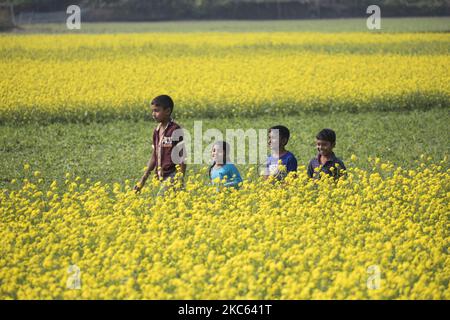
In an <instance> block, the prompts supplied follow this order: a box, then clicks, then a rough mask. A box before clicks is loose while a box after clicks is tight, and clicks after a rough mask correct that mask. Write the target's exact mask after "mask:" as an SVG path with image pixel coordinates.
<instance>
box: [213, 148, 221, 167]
mask: <svg viewBox="0 0 450 320" xmlns="http://www.w3.org/2000/svg"><path fill="white" fill-rule="evenodd" d="M211 158H212V160H213V161H214V162H215V163H217V164H223V150H222V148H220V147H219V146H217V145H214V146H213V148H212V150H211Z"/></svg>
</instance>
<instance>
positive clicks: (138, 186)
mask: <svg viewBox="0 0 450 320" xmlns="http://www.w3.org/2000/svg"><path fill="white" fill-rule="evenodd" d="M142 187H143V185H142V182H138V183H137V184H136V185H135V186H134V188H133V190H134V193H139V192H141V190H142Z"/></svg>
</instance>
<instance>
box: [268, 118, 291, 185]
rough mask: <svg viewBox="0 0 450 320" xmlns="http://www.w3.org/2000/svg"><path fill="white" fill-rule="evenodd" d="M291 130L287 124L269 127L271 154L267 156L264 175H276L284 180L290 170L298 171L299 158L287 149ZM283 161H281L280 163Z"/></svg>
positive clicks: (276, 177)
mask: <svg viewBox="0 0 450 320" xmlns="http://www.w3.org/2000/svg"><path fill="white" fill-rule="evenodd" d="M289 137H290V132H289V129H288V128H286V127H285V126H280V125H279V126H274V127H272V128H270V129H269V147H270V149H271V155H270V156H269V157H267V163H266V170H265V174H264V177H265V178H266V179H267V178H268V177H269V176H273V177H275V179H277V180H283V179H284V178H285V177H286V176H287V175H288V173H289V172H295V171H297V159H296V158H295V156H294V155H293V154H292V153H291V152H289V151H287V150H286V148H285V147H286V145H287V143H288V141H289ZM279 162H281V163H279Z"/></svg>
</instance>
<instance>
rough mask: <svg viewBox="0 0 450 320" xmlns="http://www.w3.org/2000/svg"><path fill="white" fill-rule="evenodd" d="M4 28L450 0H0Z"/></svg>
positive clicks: (346, 14) (275, 14) (329, 13)
mask: <svg viewBox="0 0 450 320" xmlns="http://www.w3.org/2000/svg"><path fill="white" fill-rule="evenodd" d="M0 3H1V5H0V22H1V27H2V28H10V27H13V26H14V25H15V26H17V25H23V24H33V23H63V22H65V20H66V19H67V14H66V8H67V7H68V6H69V5H72V4H76V5H78V6H79V7H80V8H81V14H82V20H83V21H84V22H112V21H135V22H138V21H139V22H146V21H167V20H221V19H226V20H230V19H231V20H239V19H246V20H247V19H249V20H266V19H321V18H351V17H361V16H362V15H364V14H365V11H366V8H367V7H368V6H369V5H373V4H376V5H379V6H380V7H382V15H383V17H408V16H448V15H450V1H449V0H433V1H430V0H409V1H405V0H382V1H374V0H89V1H88V0H84V1H81V0H80V1H74V0H11V1H0Z"/></svg>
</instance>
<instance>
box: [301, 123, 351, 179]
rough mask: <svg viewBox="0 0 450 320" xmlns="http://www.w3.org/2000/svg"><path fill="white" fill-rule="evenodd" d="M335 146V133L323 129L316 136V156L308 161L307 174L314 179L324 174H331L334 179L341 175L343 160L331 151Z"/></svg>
mask: <svg viewBox="0 0 450 320" xmlns="http://www.w3.org/2000/svg"><path fill="white" fill-rule="evenodd" d="M335 146H336V133H335V132H334V131H333V130H331V129H323V130H322V131H320V132H319V133H318V134H317V136H316V147H317V152H318V154H317V156H316V157H315V158H313V159H311V161H310V162H309V165H308V171H307V172H308V176H309V177H310V178H314V179H320V175H321V173H322V172H323V173H324V174H327V175H330V176H333V177H334V178H335V179H337V178H339V177H341V176H342V175H343V171H344V170H346V168H345V165H344V162H342V160H341V159H339V158H337V157H336V155H335V154H334V152H333V148H334V147H335Z"/></svg>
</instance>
